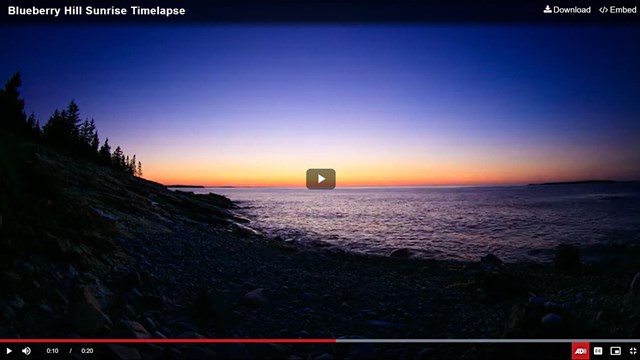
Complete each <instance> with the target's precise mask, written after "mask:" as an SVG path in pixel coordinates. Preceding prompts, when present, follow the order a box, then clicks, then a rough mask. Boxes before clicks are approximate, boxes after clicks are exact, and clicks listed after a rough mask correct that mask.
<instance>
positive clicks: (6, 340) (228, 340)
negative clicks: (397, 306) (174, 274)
mask: <svg viewBox="0 0 640 360" xmlns="http://www.w3.org/2000/svg"><path fill="white" fill-rule="evenodd" d="M335 342H336V339H0V343H178V344H179V343H206V344H217V343H335Z"/></svg>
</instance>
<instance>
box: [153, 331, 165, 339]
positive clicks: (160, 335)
mask: <svg viewBox="0 0 640 360" xmlns="http://www.w3.org/2000/svg"><path fill="white" fill-rule="evenodd" d="M153 335H154V336H153V337H154V338H157V339H166V338H167V335H165V334H164V333H161V332H160V331H157V330H156V331H154V333H153Z"/></svg>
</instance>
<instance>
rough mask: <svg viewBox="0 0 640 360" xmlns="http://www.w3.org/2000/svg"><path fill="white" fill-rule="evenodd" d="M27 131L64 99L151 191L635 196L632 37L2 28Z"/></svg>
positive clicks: (530, 31) (3, 69)
mask: <svg viewBox="0 0 640 360" xmlns="http://www.w3.org/2000/svg"><path fill="white" fill-rule="evenodd" d="M0 31H2V33H3V34H5V35H4V36H2V37H1V38H0V46H1V48H2V49H3V51H2V52H3V56H1V57H0V76H2V77H3V78H4V79H8V78H9V76H10V75H11V74H12V73H13V72H14V71H16V70H19V71H20V72H21V74H22V78H23V92H22V94H23V96H24V98H25V100H26V108H27V111H28V112H33V113H34V114H35V115H36V117H37V118H38V119H39V121H40V122H41V123H44V122H46V120H47V119H48V117H49V116H50V114H51V113H52V112H53V110H54V109H56V108H62V107H64V106H65V105H66V104H67V103H68V102H69V101H70V100H71V99H75V101H76V102H77V103H78V105H79V107H80V111H81V116H82V117H87V118H94V119H95V121H96V124H97V127H98V131H99V134H100V138H101V139H104V138H105V137H108V138H109V143H110V144H111V145H112V146H113V147H115V145H120V146H121V147H122V148H123V149H124V151H125V153H127V154H136V155H137V158H138V159H140V160H141V161H142V162H143V172H144V177H145V178H147V179H150V180H154V181H158V182H161V183H164V184H199V185H206V186H304V181H305V172H306V170H307V169H309V168H333V169H335V170H336V172H337V182H338V186H404V185H410V186H415V185H474V184H475V185H493V184H495V185H500V184H524V183H530V182H546V181H570V180H585V179H616V180H638V179H640V141H638V139H640V67H639V66H638V59H639V58H640V47H638V46H637V44H638V43H640V28H638V27H635V28H633V27H613V26H600V27H595V26H593V27H588V26H573V27H572V26H567V25H563V26H556V27H551V26H515V25H509V26H507V25H504V26H498V25H479V24H478V25H468V26H462V25H457V26H453V25H450V26H445V25H438V26H436V25H423V26H399V25H395V26H392V25H353V24H351V25H337V24H333V25H314V26H311V25H288V26H287V25H261V26H259V25H224V26H223V25H220V26H196V25H186V26H177V25H176V26H147V25H145V26H142V25H139V26H135V25H121V26H120V25H118V26H116V25H101V26H88V25H79V26H55V27H54V26H33V25H32V26H28V27H27V26H10V27H9V26H4V27H1V28H0Z"/></svg>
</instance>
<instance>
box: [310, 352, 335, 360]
mask: <svg viewBox="0 0 640 360" xmlns="http://www.w3.org/2000/svg"><path fill="white" fill-rule="evenodd" d="M313 360H333V356H331V354H327V353H324V354H322V355H318V356H316V357H315V358H313Z"/></svg>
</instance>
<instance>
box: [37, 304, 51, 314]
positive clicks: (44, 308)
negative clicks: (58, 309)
mask: <svg viewBox="0 0 640 360" xmlns="http://www.w3.org/2000/svg"><path fill="white" fill-rule="evenodd" d="M38 309H40V312H41V313H42V314H43V315H44V316H46V317H49V316H51V315H53V314H54V311H53V308H52V307H51V305H49V304H40V305H38Z"/></svg>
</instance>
